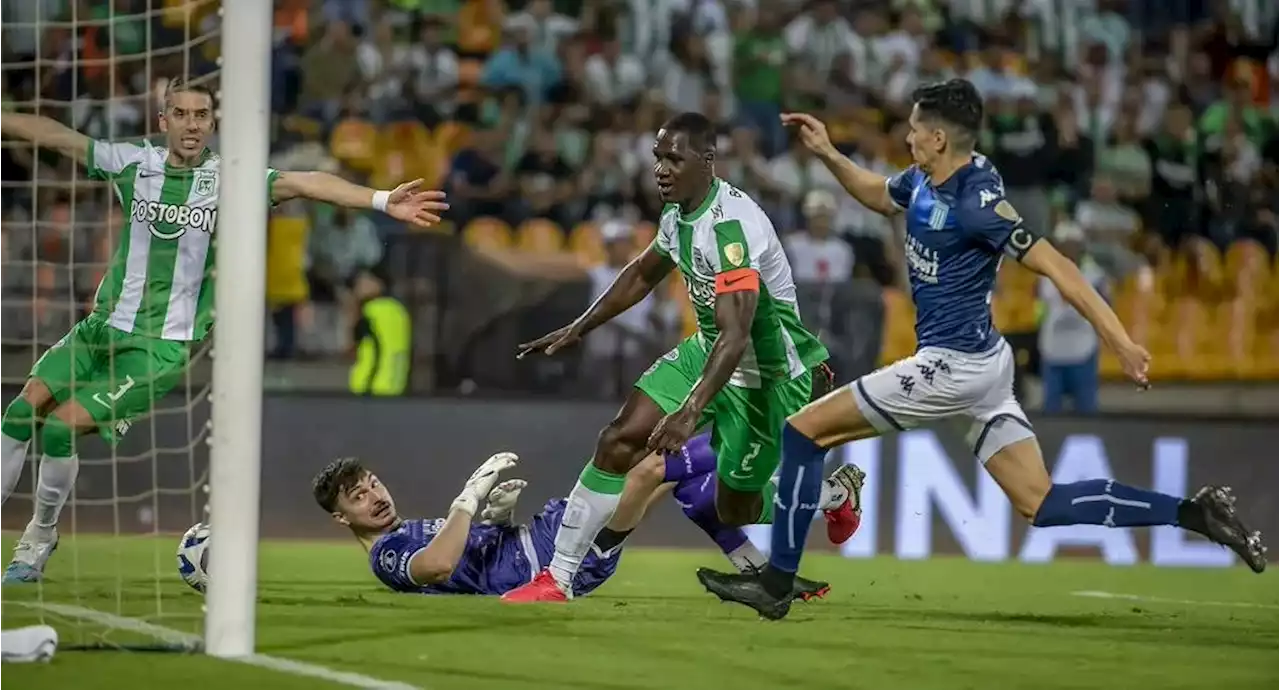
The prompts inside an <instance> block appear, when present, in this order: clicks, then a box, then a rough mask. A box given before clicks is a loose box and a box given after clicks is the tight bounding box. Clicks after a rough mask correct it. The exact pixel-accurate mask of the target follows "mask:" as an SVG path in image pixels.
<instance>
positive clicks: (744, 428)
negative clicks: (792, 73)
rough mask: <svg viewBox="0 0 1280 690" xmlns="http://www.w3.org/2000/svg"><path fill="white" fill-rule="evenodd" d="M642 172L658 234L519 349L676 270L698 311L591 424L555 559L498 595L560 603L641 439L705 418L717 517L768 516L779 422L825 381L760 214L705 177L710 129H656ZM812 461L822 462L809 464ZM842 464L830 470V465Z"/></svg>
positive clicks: (669, 437) (836, 500) (681, 435)
mask: <svg viewBox="0 0 1280 690" xmlns="http://www.w3.org/2000/svg"><path fill="white" fill-rule="evenodd" d="M653 155H654V159H655V162H654V165H653V174H654V178H655V179H656V182H657V185H658V193H659V194H660V195H661V198H662V201H663V203H664V204H665V207H664V208H663V210H662V216H661V218H660V219H659V221H658V236H657V237H656V238H655V240H654V242H653V244H652V245H650V246H649V248H648V249H646V250H645V251H644V252H642V253H641V254H640V256H638V257H636V259H634V260H633V261H632V262H631V263H630V264H628V265H627V267H626V268H624V269H623V270H622V273H621V274H619V275H618V278H617V279H616V280H615V281H614V282H613V284H612V285H611V286H610V287H609V289H608V290H607V291H606V292H605V293H604V294H603V295H601V297H600V298H599V299H598V300H596V302H595V303H594V304H592V305H591V306H590V307H589V308H588V309H587V311H586V312H585V313H584V314H583V315H582V316H580V317H578V319H577V320H575V321H574V322H573V323H571V324H569V325H568V326H565V327H563V328H561V329H559V330H557V331H554V332H552V333H550V334H548V335H546V336H543V337H542V338H539V339H538V340H535V341H533V342H531V343H527V344H525V345H522V346H521V352H520V356H524V355H526V354H528V353H530V352H534V351H541V352H545V353H546V354H548V355H550V354H554V353H555V352H557V351H559V350H561V349H563V348H564V347H566V346H568V345H571V344H573V343H575V342H577V341H578V340H579V339H581V338H582V336H583V335H585V334H586V333H588V332H589V331H591V330H592V329H594V328H596V327H598V326H600V325H601V324H603V323H605V322H607V321H609V320H610V319H612V318H613V317H615V316H617V315H619V314H621V313H622V312H624V311H626V310H627V309H628V308H630V307H631V306H632V305H634V304H635V303H636V302H638V301H640V300H641V299H642V298H643V297H644V296H645V295H647V294H649V293H650V292H651V291H652V290H653V289H654V288H655V287H656V286H657V285H658V283H660V282H661V281H662V279H663V278H665V277H666V276H667V274H669V273H670V272H671V269H672V268H673V267H679V269H680V273H681V275H683V277H684V280H685V285H686V287H688V290H689V299H690V301H691V302H692V303H693V308H694V311H695V312H696V314H697V321H698V332H697V333H696V334H694V335H693V336H691V337H689V338H687V339H685V340H684V341H683V342H681V343H680V344H679V345H677V346H676V347H675V349H673V350H671V351H670V352H668V353H667V354H666V355H663V356H662V358H660V359H659V360H658V361H656V362H654V364H653V366H652V367H650V368H649V370H648V371H647V372H645V374H644V375H643V376H641V378H640V380H639V381H638V382H637V383H636V386H635V390H633V391H632V392H631V395H630V396H629V397H628V398H627V400H626V402H625V403H624V404H623V406H622V410H621V411H619V412H618V416H617V417H616V418H615V419H614V420H613V421H612V422H611V423H610V424H609V425H608V426H607V427H605V428H604V430H603V431H601V432H600V437H599V440H598V441H597V443H596V450H595V456H594V457H593V458H592V460H591V462H590V463H589V464H588V465H587V467H586V469H584V470H583V472H582V475H581V477H580V478H579V479H578V482H577V484H576V485H575V486H574V487H573V491H572V493H570V494H569V507H568V509H567V511H566V519H565V521H564V524H563V525H562V526H561V528H560V531H559V533H558V534H557V535H556V549H555V557H554V558H553V559H552V560H551V563H550V566H549V568H548V570H547V571H545V572H543V573H540V574H539V575H538V577H537V578H535V579H534V581H533V582H531V583H529V584H528V585H526V586H524V587H521V588H519V589H516V590H513V591H512V592H510V593H508V594H507V595H506V596H505V597H503V598H504V599H505V600H507V601H514V602H533V601H565V600H566V599H567V598H568V597H570V596H572V594H573V592H572V587H571V586H570V585H571V583H572V582H573V577H574V574H575V573H576V572H577V571H578V568H579V567H580V566H581V564H582V559H583V557H584V556H585V555H586V554H587V552H588V551H589V550H590V549H591V547H592V544H593V543H594V544H595V545H596V546H597V547H599V548H601V549H603V550H608V548H610V546H611V545H612V544H613V543H615V542H616V540H617V537H616V535H614V534H612V533H611V531H609V530H607V529H605V530H604V531H602V529H604V528H605V527H606V524H607V523H608V522H609V518H610V516H611V515H613V512H614V510H615V509H616V508H617V505H618V500H619V496H620V494H621V493H622V487H623V484H624V483H625V481H626V477H627V473H628V472H629V471H630V470H631V468H633V467H635V466H636V464H637V463H639V462H640V461H641V460H642V459H644V457H645V456H646V455H648V454H649V452H650V451H651V450H657V451H672V452H674V451H677V450H679V448H680V446H681V445H682V444H683V443H684V442H685V441H687V440H688V439H689V437H690V436H692V435H693V433H694V432H695V431H696V430H697V429H698V428H699V427H702V426H704V425H706V424H708V423H710V424H711V425H712V429H713V431H712V437H711V444H712V446H713V447H714V449H715V455H716V456H717V458H718V459H719V460H718V461H719V464H718V466H717V471H716V474H717V478H718V481H717V486H716V510H717V513H718V515H719V518H720V520H721V521H722V522H725V523H727V524H730V525H745V524H750V523H754V522H768V521H769V520H771V519H772V515H773V500H772V494H773V488H774V485H773V484H772V483H771V482H770V481H769V480H770V478H771V476H772V475H773V472H774V470H775V469H776V468H777V466H778V459H779V453H780V446H779V441H778V429H779V428H780V427H781V426H782V423H783V421H784V420H785V419H786V417H787V415H789V414H791V413H792V412H795V411H796V410H798V409H800V407H801V406H802V405H804V404H805V403H807V402H809V400H811V399H812V397H811V396H812V394H813V385H814V379H815V373H813V372H816V373H817V378H818V380H819V384H821V385H825V386H829V385H830V384H829V383H828V381H829V370H828V369H826V367H825V361H826V359H827V350H826V348H825V347H823V346H822V343H820V342H818V339H817V338H816V337H814V336H813V335H812V334H811V333H809V332H808V331H807V330H805V328H804V325H803V324H801V322H800V313H799V310H798V308H797V306H796V290H795V284H794V283H793V282H792V279H791V267H790V265H788V264H787V258H786V255H785V254H784V253H783V251H782V244H781V243H780V242H779V241H778V236H777V233H775V232H774V229H773V224H772V223H771V222H770V221H769V219H768V217H766V216H765V214H764V211H762V210H761V209H760V207H759V206H758V205H757V204H756V203H755V202H754V201H752V200H751V198H750V197H748V196H747V195H746V194H745V193H743V192H742V191H741V190H738V189H736V188H734V187H733V186H731V185H730V184H729V183H727V182H725V181H723V180H720V179H718V178H717V177H716V176H715V170H714V168H715V129H714V127H713V126H712V124H711V122H710V121H709V120H707V118H706V117H704V116H702V115H700V114H698V113H682V114H680V115H677V116H675V117H673V118H671V119H670V120H668V121H667V122H666V124H664V125H663V126H662V129H660V130H658V136H657V140H656V141H655V143H654V146H653ZM819 471H821V470H819ZM840 473H841V470H837V475H840ZM843 479H844V481H842V477H841V476H836V477H833V478H832V480H828V481H826V482H823V481H821V477H819V478H818V480H819V485H821V486H822V487H824V488H823V489H822V491H823V496H822V497H821V498H820V499H819V498H815V501H817V502H818V505H819V506H820V507H822V508H824V509H827V510H829V511H830V513H831V515H832V516H833V520H834V521H835V524H834V525H833V530H834V533H835V534H836V535H837V536H840V537H843V538H847V535H848V534H852V531H853V530H852V528H851V525H852V524H853V520H854V515H853V512H852V510H850V509H849V506H848V505H847V504H848V491H847V489H846V488H845V486H846V483H847V478H843Z"/></svg>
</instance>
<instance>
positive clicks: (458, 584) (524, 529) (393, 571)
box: [369, 498, 622, 595]
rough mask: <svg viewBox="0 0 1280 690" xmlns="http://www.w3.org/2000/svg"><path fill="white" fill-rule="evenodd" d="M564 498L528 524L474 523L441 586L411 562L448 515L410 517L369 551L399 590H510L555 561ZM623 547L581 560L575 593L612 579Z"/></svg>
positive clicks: (382, 576)
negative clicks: (422, 578) (418, 574)
mask: <svg viewBox="0 0 1280 690" xmlns="http://www.w3.org/2000/svg"><path fill="white" fill-rule="evenodd" d="M564 509H565V500H564V499H563V498H556V499H552V500H550V501H548V502H547V504H546V505H545V506H543V507H542V511H541V512H539V513H538V514H536V515H534V516H533V518H532V519H531V520H530V521H529V524H528V525H519V526H514V525H504V526H498V525H478V524H473V525H472V526H471V530H470V533H468V534H467V545H466V546H465V547H464V548H463V550H462V558H461V559H459V560H458V566H457V567H456V568H454V569H453V575H451V576H450V577H449V579H448V580H446V581H445V582H443V583H441V584H438V585H420V584H418V583H416V582H414V581H413V578H412V577H411V576H410V575H409V561H410V560H412V559H413V557H414V556H415V555H416V554H417V553H418V552H419V551H421V550H423V549H425V548H427V545H428V544H430V543H431V540H432V539H435V536H436V533H437V532H439V531H440V529H441V528H442V527H444V520H443V519H439V518H437V519H434V520H405V521H404V522H401V523H400V525H399V526H398V527H396V528H395V529H394V530H392V531H390V532H387V533H386V534H384V535H382V536H381V537H379V538H378V541H376V542H374V544H373V549H372V550H371V551H370V552H369V567H370V568H371V569H373V574H374V575H376V576H377V578H378V579H379V580H380V581H381V582H382V584H384V585H386V586H387V587H390V588H391V589H393V590H395V591H397V592H412V593H416V594H491V595H492V594H505V593H506V592H507V591H508V590H512V589H515V588H516V587H519V586H520V585H523V584H525V583H526V582H529V581H530V580H532V579H533V577H534V575H536V574H537V573H538V571H539V570H540V569H542V568H543V567H545V566H546V565H547V564H549V563H550V562H551V557H552V555H553V554H554V553H555V537H556V531H557V530H559V529H560V522H561V520H563V519H564ZM621 552H622V547H618V548H615V549H612V550H610V551H609V553H599V552H598V551H596V550H595V549H593V550H592V551H591V553H589V554H587V556H586V558H584V559H583V561H582V568H581V569H579V571H578V574H577V575H576V576H575V577H574V578H573V592H574V594H577V595H582V594H586V593H588V592H590V591H592V590H594V589H595V588H597V587H599V586H600V585H602V584H604V581H605V580H607V579H609V577H610V576H611V575H613V573H614V571H615V570H617V567H618V559H619V557H620V556H621Z"/></svg>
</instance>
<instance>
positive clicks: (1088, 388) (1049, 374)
mask: <svg viewBox="0 0 1280 690" xmlns="http://www.w3.org/2000/svg"><path fill="white" fill-rule="evenodd" d="M1053 243H1054V245H1055V246H1056V247H1058V249H1059V250H1060V251H1061V252H1062V253H1063V255H1064V256H1066V257H1067V258H1068V259H1070V260H1071V261H1073V262H1075V263H1076V264H1077V265H1078V266H1079V267H1080V272H1081V273H1082V274H1083V275H1084V277H1085V279H1086V280H1087V281H1089V283H1090V284H1092V285H1093V287H1094V288H1095V289H1096V290H1098V291H1099V292H1101V293H1103V294H1104V295H1105V294H1106V293H1107V284H1106V277H1105V274H1104V273H1103V272H1102V270H1101V269H1099V268H1098V266H1097V265H1096V264H1094V263H1093V262H1092V261H1091V260H1090V259H1089V256H1088V254H1087V253H1086V251H1085V233H1084V232H1083V231H1082V230H1081V229H1080V228H1079V227H1077V226H1076V225H1074V224H1072V223H1063V224H1060V225H1059V226H1058V227H1057V228H1056V229H1055V230H1054V233H1053ZM1038 296H1039V299H1040V314H1041V321H1040V367H1041V369H1040V375H1041V379H1042V381H1043V384H1044V411H1045V412H1047V413H1049V414H1053V413H1057V412H1062V411H1063V410H1066V409H1068V406H1067V404H1066V402H1067V400H1070V402H1071V405H1070V409H1071V410H1072V411H1073V412H1075V413H1076V414H1093V413H1095V412H1097V410H1098V335H1097V333H1095V332H1094V330H1093V327H1092V326H1090V325H1089V322H1088V321H1086V320H1085V318H1084V317H1083V316H1081V315H1080V313H1079V312H1077V311H1076V310H1075V307H1072V306H1071V305H1070V304H1068V303H1067V302H1066V300H1064V299H1063V298H1062V295H1061V294H1059V293H1058V289H1057V288H1055V287H1054V286H1053V283H1052V282H1051V281H1049V279H1047V278H1040V280H1039V283H1038Z"/></svg>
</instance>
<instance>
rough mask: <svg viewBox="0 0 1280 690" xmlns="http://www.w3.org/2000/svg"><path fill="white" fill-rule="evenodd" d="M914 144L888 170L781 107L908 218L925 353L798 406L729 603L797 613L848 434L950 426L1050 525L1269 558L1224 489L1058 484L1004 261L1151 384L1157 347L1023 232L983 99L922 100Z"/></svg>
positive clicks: (959, 95) (844, 172)
mask: <svg viewBox="0 0 1280 690" xmlns="http://www.w3.org/2000/svg"><path fill="white" fill-rule="evenodd" d="M913 100H914V101H915V106H914V108H913V109H912V112H911V117H910V125H911V129H910V133H909V134H908V135H907V144H908V145H909V146H910V147H911V156H912V158H913V159H914V160H915V164H914V165H912V166H911V167H909V168H907V169H906V170H904V171H902V172H901V173H898V174H897V175H895V176H893V177H891V178H888V179H886V178H885V177H883V176H881V175H878V174H875V173H872V172H870V171H867V170H864V169H862V168H859V167H858V166H857V165H855V164H854V163H852V162H851V161H849V160H848V159H846V158H845V157H844V156H842V155H840V154H839V153H838V152H837V151H836V149H835V147H834V146H832V145H831V141H830V139H829V138H828V137H827V132H826V128H825V127H824V126H823V125H822V123H821V122H819V121H818V120H817V119H815V118H813V117H810V116H808V115H784V116H783V122H784V123H785V124H788V125H792V126H795V127H797V128H798V129H799V133H800V137H801V140H802V141H803V142H804V144H805V146H807V147H808V148H809V149H810V150H812V151H813V152H814V153H816V154H817V155H818V156H820V157H821V158H822V161H823V162H824V163H825V164H826V165H827V167H828V168H829V169H830V170H831V171H832V172H833V173H834V174H835V175H836V177H837V178H838V179H839V180H840V182H841V184H842V185H843V186H844V188H845V189H846V190H848V192H849V193H850V194H851V195H852V196H853V197H854V198H856V199H857V200H858V201H859V202H861V203H862V204H863V205H865V206H866V207H867V208H870V209H872V210H873V211H877V212H879V213H883V214H886V215H887V214H890V213H897V212H899V211H902V212H905V213H906V226H907V232H906V259H907V267H908V270H909V273H910V279H911V296H912V299H913V300H914V302H915V305H916V340H917V341H918V343H919V348H918V349H917V351H916V353H915V354H914V355H913V356H911V357H908V358H906V359H904V360H901V361H899V362H896V363H894V364H891V365H889V366H887V367H884V368H882V369H880V370H878V371H875V372H873V373H871V374H868V375H866V376H863V377H862V378H860V379H858V380H857V381H855V382H854V383H853V384H851V385H849V386H847V387H845V388H842V389H841V390H837V391H834V392H832V393H831V394H829V395H827V396H826V397H824V398H822V399H821V400H818V401H817V402H814V403H812V404H810V405H808V406H806V407H805V408H804V409H803V410H801V411H800V412H798V413H796V414H794V415H792V416H791V417H790V418H789V419H788V420H787V423H786V425H785V427H784V428H783V432H782V447H783V450H782V452H783V459H782V469H781V471H780V480H779V481H780V485H779V488H778V494H777V496H778V502H779V507H778V510H779V513H780V514H786V515H787V519H785V520H783V519H779V520H777V521H775V522H774V524H773V539H772V553H771V554H770V557H769V565H768V567H766V568H765V569H764V570H763V571H762V572H761V573H760V575H759V577H756V576H754V575H748V576H742V575H736V574H724V573H716V572H714V571H700V572H699V574H698V575H699V579H700V580H701V581H702V583H703V584H704V585H705V586H706V587H707V589H708V590H710V591H711V592H713V593H714V594H716V595H718V596H719V597H720V598H721V599H723V600H727V601H735V602H738V603H741V604H745V605H747V606H750V607H752V608H754V609H755V610H756V611H758V612H759V613H760V614H761V615H762V616H764V617H766V618H774V619H776V618H781V617H783V616H785V615H786V614H787V610H788V607H789V604H790V602H791V600H792V599H793V598H794V597H792V595H791V593H790V590H789V589H787V588H788V587H789V586H790V582H791V580H792V578H793V577H795V573H796V571H797V570H798V569H799V565H800V556H801V554H802V552H803V550H804V539H805V535H806V534H807V533H808V529H809V521H810V520H811V519H812V517H813V512H814V511H813V503H814V502H815V501H816V500H817V499H818V496H819V491H820V486H819V483H818V482H817V481H815V478H814V474H813V473H815V472H817V471H819V470H820V469H821V467H822V460H823V458H824V457H825V456H826V454H827V451H829V450H830V449H832V448H834V447H836V446H839V445H841V444H844V443H848V442H849V441H856V440H858V439H863V438H868V437H871V436H876V435H879V434H884V433H889V432H892V431H903V430H906V429H910V428H913V427H916V426H919V425H921V424H926V423H931V422H940V421H944V420H946V421H949V422H957V423H958V424H959V425H960V426H961V427H962V428H964V429H965V432H966V433H965V439H966V440H967V441H968V444H969V446H970V447H971V448H973V452H974V454H975V455H976V456H977V457H978V458H979V459H980V460H981V461H982V462H983V463H984V464H985V466H986V468H987V471H988V472H989V473H990V474H991V476H992V477H993V478H994V479H995V480H996V483H997V484H999V485H1000V487H1001V488H1002V489H1003V490H1004V492H1005V494H1006V495H1007V496H1008V497H1009V500H1010V501H1011V502H1012V503H1013V507H1014V509H1016V510H1017V511H1018V513H1019V514H1021V515H1022V516H1023V517H1024V518H1026V519H1027V520H1029V521H1031V523H1032V524H1033V525H1035V526H1037V527H1051V526H1062V525H1105V526H1107V527H1139V526H1147V525H1175V526H1178V527H1181V528H1183V529H1187V530H1191V531H1193V532H1197V533H1199V534H1202V535H1204V536H1206V537H1208V538H1209V539H1211V540H1213V541H1215V542H1217V543H1219V544H1222V545H1224V546H1227V547H1229V548H1230V549H1231V550H1233V551H1235V552H1236V553H1237V554H1238V555H1239V556H1240V558H1242V559H1243V560H1244V561H1245V563H1246V564H1248V566H1249V567H1250V568H1252V569H1253V570H1254V571H1255V572H1262V570H1263V569H1264V568H1265V567H1266V553H1265V548H1264V547H1263V545H1262V538H1261V535H1260V534H1259V533H1257V532H1254V531H1251V530H1249V529H1248V528H1246V527H1245V525H1244V524H1243V523H1242V522H1241V521H1240V518H1239V517H1238V516H1237V514H1236V510H1235V505H1234V503H1235V501H1234V498H1233V497H1232V496H1231V493H1230V490H1229V489H1227V488H1226V487H1219V486H1209V487H1205V488H1203V489H1201V490H1200V491H1199V492H1198V493H1196V495H1195V496H1194V497H1193V498H1189V499H1182V498H1178V497H1176V496H1169V495H1166V494H1161V493H1156V492H1154V491H1147V490H1144V489H1138V488H1135V487H1131V486H1126V485H1124V484H1121V483H1119V482H1116V481H1112V480H1110V479H1091V480H1087V481H1080V482H1072V483H1069V484H1054V483H1053V482H1052V480H1051V479H1050V478H1049V473H1048V471H1047V470H1046V468H1045V465H1044V458H1043V457H1042V456H1041V453H1040V446H1039V444H1038V443H1037V442H1036V437H1035V432H1034V431H1032V429H1031V424H1030V423H1029V422H1028V421H1027V417H1026V414H1025V413H1024V412H1023V410H1022V406H1021V405H1019V404H1018V401H1017V400H1016V399H1015V398H1014V395H1013V369H1014V362H1013V353H1012V351H1011V349H1010V347H1009V344H1008V343H1007V342H1005V340H1004V338H1002V337H1001V336H1000V334H999V333H998V332H996V330H995V329H994V328H993V326H992V322H991V294H992V290H993V289H994V287H995V282H996V271H997V269H998V268H999V265H1000V261H1001V258H1002V257H1006V256H1007V257H1010V258H1012V259H1014V260H1016V261H1020V262H1021V263H1022V264H1023V265H1024V266H1026V267H1027V268H1029V269H1031V270H1032V271H1035V272H1036V273H1039V274H1041V275H1043V276H1045V277H1047V278H1048V279H1049V280H1051V281H1053V284H1054V285H1055V286H1056V287H1057V288H1058V291H1059V292H1060V293H1061V294H1062V296H1063V297H1064V298H1065V299H1066V300H1067V301H1068V302H1069V303H1071V305H1072V306H1073V307H1075V308H1076V310H1077V311H1079V312H1080V313H1081V314H1082V315H1083V316H1084V317H1085V318H1086V319H1088V320H1089V323H1091V324H1093V327H1094V328H1095V329H1096V330H1097V331H1098V335H1099V337H1100V338H1101V340H1102V342H1104V343H1106V345H1107V346H1108V347H1109V348H1111V350H1112V351H1113V352H1115V353H1116V356H1117V357H1118V358H1119V360H1120V365H1121V367H1122V369H1123V370H1124V372H1125V374H1126V375H1127V376H1128V377H1129V378H1130V379H1132V380H1133V381H1134V382H1135V383H1137V384H1138V385H1139V386H1142V387H1146V386H1147V367H1148V365H1149V363H1150V360H1151V356H1150V355H1149V354H1148V353H1147V351H1146V350H1145V349H1143V347H1142V346H1141V345H1139V344H1137V343H1135V342H1134V341H1133V340H1132V339H1131V338H1130V337H1129V334H1128V333H1127V332H1125V329H1124V326H1123V325H1122V324H1121V323H1120V320H1119V319H1118V318H1117V317H1116V315H1115V313H1114V312H1112V310H1111V308H1110V307H1109V306H1107V303H1106V302H1105V301H1103V299H1102V298H1101V297H1100V296H1099V295H1098V293H1097V292H1096V291H1095V290H1094V289H1093V287H1092V286H1091V285H1090V284H1089V282H1088V281H1087V280H1085V279H1084V278H1083V277H1082V276H1081V275H1080V271H1079V269H1077V268H1076V265H1075V264H1074V263H1073V262H1071V261H1069V260H1067V259H1066V258H1065V257H1063V256H1062V255H1061V254H1059V253H1058V251H1057V250H1056V249H1054V248H1053V246H1052V245H1051V244H1049V242H1048V241H1045V240H1043V239H1041V237H1040V235H1039V234H1038V233H1039V232H1040V228H1028V227H1026V226H1025V225H1024V224H1023V222H1022V219H1021V218H1020V217H1019V216H1018V213H1017V211H1016V210H1015V209H1014V208H1013V206H1011V205H1010V204H1009V202H1008V201H1006V200H1005V198H1004V183H1003V181H1002V180H1001V179H1000V175H999V173H997V172H996V170H995V169H994V168H993V167H992V166H991V163H990V162H989V161H988V160H987V159H986V158H985V157H983V156H981V155H979V154H976V153H974V151H973V145H974V137H975V135H976V134H977V133H978V130H979V128H980V127H981V125H982V99H981V97H980V96H979V95H978V92H977V91H976V90H975V89H974V87H973V84H971V83H969V82H967V81H965V80H963V79H952V80H949V81H946V82H943V83H940V84H934V85H930V86H924V87H921V88H920V89H919V90H917V92H916V93H915V95H914V98H913Z"/></svg>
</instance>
